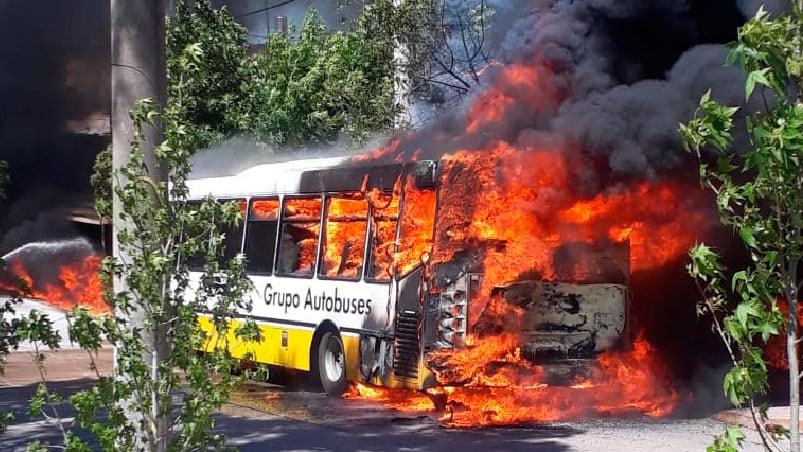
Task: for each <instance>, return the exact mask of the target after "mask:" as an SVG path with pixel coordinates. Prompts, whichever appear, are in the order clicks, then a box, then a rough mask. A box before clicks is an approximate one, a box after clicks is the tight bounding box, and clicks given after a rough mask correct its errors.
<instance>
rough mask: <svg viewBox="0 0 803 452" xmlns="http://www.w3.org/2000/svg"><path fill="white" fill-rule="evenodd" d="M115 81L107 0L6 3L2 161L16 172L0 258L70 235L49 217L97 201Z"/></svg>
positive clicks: (0, 64)
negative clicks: (94, 191) (95, 185)
mask: <svg viewBox="0 0 803 452" xmlns="http://www.w3.org/2000/svg"><path fill="white" fill-rule="evenodd" d="M109 75H110V37H109V2H108V1H107V0H106V1H104V0H86V1H81V2H21V1H10V2H0V159H2V160H6V161H8V163H9V172H10V175H11V184H10V186H9V187H6V195H7V200H6V201H5V202H3V203H2V204H0V231H3V232H7V233H9V235H8V236H7V237H6V238H4V240H3V243H2V244H0V253H4V252H7V251H9V250H10V248H9V247H15V246H18V245H19V244H21V243H24V242H26V241H32V240H44V239H51V238H57V237H64V236H65V235H70V233H69V231H65V229H68V225H67V224H66V222H65V221H64V219H63V215H58V214H56V213H53V214H50V213H48V211H54V209H63V208H65V207H66V206H71V205H75V204H76V203H81V202H87V203H88V202H90V201H91V192H90V189H89V175H90V174H91V169H92V162H93V158H94V155H95V154H96V153H97V152H98V151H100V150H101V149H102V148H103V147H105V146H106V145H107V144H108V142H109V139H108V136H107V135H108V133H107V130H106V131H105V132H106V136H104V135H103V133H104V124H105V129H108V112H109V105H110V96H111V94H110V79H109ZM54 212H55V211H54ZM37 219H39V221H37ZM23 225H24V226H23ZM32 225H33V226H32ZM73 235H74V233H73Z"/></svg>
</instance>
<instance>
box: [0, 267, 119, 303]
mask: <svg viewBox="0 0 803 452" xmlns="http://www.w3.org/2000/svg"><path fill="white" fill-rule="evenodd" d="M102 260H103V258H102V257H101V256H88V257H86V258H84V259H83V260H80V261H78V262H75V263H73V264H69V265H64V266H62V267H61V268H60V269H59V275H58V281H49V282H40V281H35V280H34V278H33V277H32V276H31V274H30V272H29V271H28V270H27V269H26V268H25V266H24V265H23V263H22V261H20V260H16V259H15V260H12V261H11V263H10V266H9V267H10V271H11V275H12V276H13V279H16V280H19V281H20V282H22V283H23V284H24V286H25V290H22V291H21V290H20V285H19V284H18V283H16V282H2V281H0V289H5V290H8V291H11V292H13V293H19V294H20V295H23V296H26V297H31V298H36V299H39V300H42V301H44V302H45V303H47V304H49V305H51V306H54V307H56V308H59V309H63V310H71V309H72V308H73V307H74V306H76V305H80V306H84V307H87V308H89V309H90V310H91V311H92V312H93V314H104V313H108V312H110V309H109V307H108V306H107V305H106V303H105V302H104V301H103V298H102V294H103V289H102V287H101V283H100V277H99V276H98V271H99V270H100V263H101V261H102Z"/></svg>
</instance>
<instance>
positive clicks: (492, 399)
mask: <svg viewBox="0 0 803 452" xmlns="http://www.w3.org/2000/svg"><path fill="white" fill-rule="evenodd" d="M513 342H514V341H512V337H510V336H509V335H502V336H492V337H486V338H482V339H481V344H479V345H478V346H476V347H471V348H467V349H465V350H463V351H460V352H456V353H449V352H442V355H441V358H447V359H449V360H450V362H449V363H448V365H445V363H441V364H443V365H444V369H450V370H451V371H454V370H457V371H460V370H462V371H463V372H464V373H463V374H462V375H461V376H460V377H459V378H467V382H466V383H464V384H463V385H461V386H454V385H444V386H438V387H434V388H431V389H429V390H427V393H428V394H429V396H430V397H429V398H425V397H423V396H422V395H421V394H420V393H418V392H415V391H408V390H391V389H386V388H375V387H371V386H365V385H363V384H356V385H355V386H353V387H352V388H351V389H350V391H349V393H348V394H347V395H346V396H345V397H346V398H347V399H355V398H359V399H370V400H374V401H377V402H380V403H382V404H384V405H385V406H387V407H388V408H391V409H395V410H399V411H422V412H428V411H433V410H435V407H436V403H435V402H434V400H438V399H440V401H441V402H440V403H441V404H442V405H443V407H444V414H443V417H442V418H441V423H442V425H443V426H444V427H448V428H473V427H486V426H492V425H511V424H520V423H524V422H545V421H557V420H581V419H589V418H593V417H598V416H614V415H645V416H648V417H661V416H666V415H668V414H670V413H671V412H672V410H673V409H674V408H675V406H676V405H677V403H678V402H679V400H680V399H681V396H680V395H679V394H678V393H677V392H676V391H675V390H674V389H672V388H671V387H670V386H668V385H666V375H665V369H663V367H662V365H661V362H660V359H659V358H658V357H657V356H656V353H655V349H654V348H653V347H652V346H651V345H650V344H649V343H648V342H647V341H646V340H645V339H644V337H643V334H639V335H638V337H637V338H636V340H635V343H634V344H633V348H632V349H631V350H629V351H625V352H606V353H603V354H602V355H600V356H599V357H598V359H597V360H596V363H595V366H594V367H593V368H592V371H591V375H590V376H589V377H587V378H580V379H578V380H577V381H574V382H573V383H572V384H571V385H569V386H552V385H549V384H548V383H546V382H545V379H544V371H543V369H542V368H541V367H539V366H535V365H533V364H532V363H530V362H529V361H526V360H523V359H522V358H521V356H520V354H519V352H518V350H516V349H511V347H512V346H513ZM448 355H450V356H448ZM438 379H439V381H442V382H447V381H454V379H455V374H454V373H451V372H450V373H447V374H439V375H438Z"/></svg>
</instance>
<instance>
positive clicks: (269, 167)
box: [187, 157, 350, 199]
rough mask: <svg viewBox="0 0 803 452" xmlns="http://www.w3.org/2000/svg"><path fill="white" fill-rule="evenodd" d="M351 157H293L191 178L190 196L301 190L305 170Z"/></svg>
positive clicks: (194, 197)
mask: <svg viewBox="0 0 803 452" xmlns="http://www.w3.org/2000/svg"><path fill="white" fill-rule="evenodd" d="M349 159H350V157H329V158H319V159H304V160H291V161H287V162H281V163H268V164H262V165H257V166H253V167H251V168H248V169H246V170H243V171H241V172H240V173H239V174H235V175H233V176H221V177H208V178H201V179H190V180H188V181H187V187H188V188H189V198H190V199H200V198H203V197H206V196H208V195H213V196H215V197H220V198H229V197H242V196H249V195H254V194H280V193H297V192H298V191H299V188H300V182H301V174H302V173H304V172H305V171H313V170H320V169H328V168H335V167H338V166H343V165H345V164H346V163H347V162H349Z"/></svg>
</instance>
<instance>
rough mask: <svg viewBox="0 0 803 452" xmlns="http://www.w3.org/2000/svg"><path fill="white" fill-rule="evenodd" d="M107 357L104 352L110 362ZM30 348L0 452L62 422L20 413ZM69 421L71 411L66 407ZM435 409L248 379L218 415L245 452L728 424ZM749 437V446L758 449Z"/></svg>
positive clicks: (563, 439) (413, 445)
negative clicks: (459, 424)
mask: <svg viewBox="0 0 803 452" xmlns="http://www.w3.org/2000/svg"><path fill="white" fill-rule="evenodd" d="M57 355H58V357H57V358H56V357H55V355H52V356H48V358H47V360H46V362H50V363H51V365H52V366H53V369H54V371H52V372H51V371H50V370H49V371H48V378H49V379H50V381H52V383H51V387H52V388H53V389H55V390H56V391H57V392H59V393H60V394H62V395H68V394H70V393H71V392H73V391H75V390H77V389H79V388H82V387H86V386H87V385H90V384H91V383H92V379H91V378H89V374H87V373H85V369H86V359H85V357H84V356H85V355H84V352H82V351H80V350H66V351H61V352H57ZM110 356H111V353H110V351H109V350H106V351H105V353H102V356H101V361H107V362H108V361H109V359H110ZM29 359H30V356H29V353H28V352H20V353H16V354H13V355H12V356H11V357H10V359H9V365H8V366H7V368H6V374H5V376H3V377H0V411H7V410H9V409H12V410H15V411H17V412H18V413H22V415H21V416H20V417H19V419H18V420H17V421H15V422H14V423H13V424H12V425H11V426H10V427H9V429H8V431H6V432H5V433H2V434H0V451H23V450H25V448H26V446H27V444H28V443H29V442H31V441H33V440H35V439H38V440H40V441H44V442H49V443H51V444H58V440H59V436H58V429H57V426H56V425H54V424H52V423H50V424H48V423H47V422H44V421H42V420H37V419H27V418H26V417H25V415H24V413H25V411H26V410H27V406H28V400H29V399H30V397H31V395H32V394H33V393H34V391H35V388H36V375H35V372H33V368H32V367H31V365H30V364H28V363H29V361H28V360H29ZM59 414H60V415H61V416H62V417H63V418H65V419H70V416H71V413H70V412H69V411H68V409H67V407H60V413H59ZM437 417H438V416H437V415H436V414H410V413H400V412H397V411H394V410H390V409H387V408H385V407H384V406H382V405H380V404H377V403H374V402H370V401H363V400H344V399H332V398H327V397H325V396H324V395H322V394H319V393H315V392H308V391H305V390H296V389H291V388H286V387H282V386H276V385H271V384H267V383H254V384H248V385H246V386H244V387H243V388H241V389H240V390H239V391H238V392H237V393H236V394H235V395H234V396H233V397H232V403H229V404H227V405H225V406H224V408H223V410H222V411H221V413H220V414H219V415H218V416H217V421H218V425H217V427H218V429H219V430H220V431H221V432H223V433H225V435H226V436H227V438H228V444H229V445H231V446H237V447H238V448H239V449H240V450H241V451H244V452H248V451H254V452H255V451H307V450H309V451H448V452H455V451H460V452H469V451H482V452H488V451H516V450H522V451H523V450H527V451H644V450H649V451H667V452H669V451H671V452H679V451H702V450H705V448H706V446H708V445H710V444H711V441H712V439H713V437H714V435H716V434H717V433H718V432H721V431H722V429H723V428H724V424H722V423H720V422H717V421H715V420H712V419H710V418H701V419H659V420H655V419H647V418H637V419H606V420H593V421H584V422H557V423H544V424H524V425H518V426H514V427H504V428H489V429H478V430H450V429H444V428H441V427H440V426H439V423H438V420H437ZM757 440H758V437H757V435H755V433H752V434H751V435H750V437H749V441H748V442H747V444H746V447H745V449H744V450H748V451H749V450H756V451H758V450H761V448H760V447H759V444H758V442H757Z"/></svg>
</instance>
